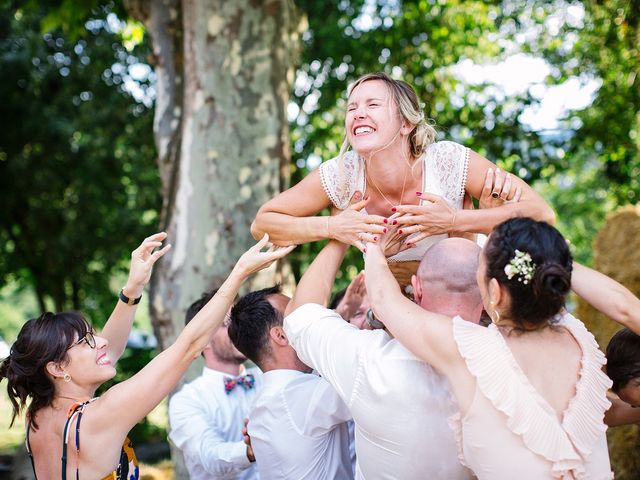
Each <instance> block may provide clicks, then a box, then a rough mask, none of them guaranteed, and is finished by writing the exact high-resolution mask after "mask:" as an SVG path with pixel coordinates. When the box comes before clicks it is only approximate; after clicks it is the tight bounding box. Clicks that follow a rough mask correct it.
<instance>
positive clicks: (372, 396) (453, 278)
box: [284, 238, 482, 480]
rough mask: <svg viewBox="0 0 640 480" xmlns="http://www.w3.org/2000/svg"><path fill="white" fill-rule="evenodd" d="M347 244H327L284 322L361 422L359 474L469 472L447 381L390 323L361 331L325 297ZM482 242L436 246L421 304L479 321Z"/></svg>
mask: <svg viewBox="0 0 640 480" xmlns="http://www.w3.org/2000/svg"><path fill="white" fill-rule="evenodd" d="M345 250H346V247H345V246H344V245H342V244H340V243H338V242H335V241H332V242H329V244H327V246H326V247H325V248H324V249H323V250H322V251H321V252H320V254H319V255H318V256H317V257H316V259H315V260H314V262H313V263H312V264H311V266H310V267H309V268H308V269H307V271H306V273H305V274H304V276H303V278H302V279H301V281H300V284H299V285H298V289H297V291H296V294H295V296H294V298H293V300H292V302H291V303H290V304H289V306H288V307H287V314H288V315H287V316H286V318H285V320H284V329H285V332H286V334H287V337H288V338H289V341H290V343H291V344H292V345H293V347H294V348H295V350H296V351H297V353H298V356H299V357H300V359H301V360H302V361H304V362H305V363H306V364H307V365H309V366H311V367H313V368H315V369H316V370H317V371H318V372H319V373H320V374H321V375H322V377H323V378H324V379H326V380H327V381H328V382H329V383H330V384H331V385H333V387H334V388H335V389H336V391H337V392H338V395H339V396H340V397H341V398H342V399H343V400H344V401H345V403H346V404H347V406H348V407H349V409H350V411H351V414H352V415H353V419H354V422H355V425H356V429H355V430H356V455H357V465H356V478H359V479H367V478H402V479H424V478H429V479H447V480H451V479H454V480H455V479H468V478H472V476H471V473H470V472H469V470H467V469H466V468H464V467H463V466H462V465H461V464H460V462H459V460H458V451H457V448H456V445H455V439H454V435H453V432H452V430H451V429H450V427H449V425H448V418H449V417H450V416H451V415H453V414H455V413H456V407H455V405H454V404H453V401H452V399H451V395H450V394H449V386H448V383H447V381H446V380H445V379H444V378H443V377H442V376H440V375H439V374H438V373H437V372H436V371H435V370H433V369H432V368H431V367H430V366H429V365H426V364H425V363H423V362H422V361H420V360H418V359H417V358H416V357H415V356H413V355H412V354H411V353H410V352H409V351H408V350H406V349H405V348H404V347H403V346H402V345H400V343H399V342H398V341H397V340H395V339H394V338H393V337H391V336H390V335H389V333H388V332H386V331H384V330H374V331H361V330H358V329H357V328H355V327H354V326H353V325H350V324H348V323H346V322H345V321H344V320H343V319H342V318H340V316H339V315H338V314H336V313H335V312H334V311H332V310H328V309H326V308H324V307H323V306H321V305H319V304H324V302H325V301H326V299H327V298H328V297H329V294H330V291H331V287H332V285H333V281H334V278H335V275H336V273H337V271H338V268H339V267H340V264H341V262H342V259H343V257H344V252H345ZM479 251H480V250H479V247H478V246H477V245H476V244H475V243H473V242H471V241H469V240H464V239H461V238H452V239H446V240H442V241H441V242H439V243H438V244H436V245H434V246H433V247H431V249H430V250H429V251H428V252H427V254H426V255H425V257H424V259H423V260H422V262H421V264H420V268H419V269H418V272H417V276H414V278H413V279H412V285H413V288H414V294H415V298H416V301H417V303H419V304H420V305H421V306H423V307H424V308H429V309H430V310H432V311H436V312H440V313H443V314H452V313H455V314H456V315H460V316H461V317H463V318H466V319H467V320H469V321H472V322H476V323H478V321H479V319H480V314H481V312H482V300H481V298H480V292H479V291H478V287H477V285H476V281H475V273H476V270H477V266H478V252H479Z"/></svg>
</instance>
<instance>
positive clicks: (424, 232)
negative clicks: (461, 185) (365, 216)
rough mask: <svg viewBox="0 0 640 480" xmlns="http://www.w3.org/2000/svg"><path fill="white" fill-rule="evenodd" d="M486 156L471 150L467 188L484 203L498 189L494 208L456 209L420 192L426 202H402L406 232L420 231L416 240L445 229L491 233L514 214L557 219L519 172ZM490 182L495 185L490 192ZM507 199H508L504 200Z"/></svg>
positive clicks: (401, 218)
mask: <svg viewBox="0 0 640 480" xmlns="http://www.w3.org/2000/svg"><path fill="white" fill-rule="evenodd" d="M497 171H498V169H496V166H495V165H494V164H493V163H491V162H490V161H489V160H487V159H486V158H484V157H482V156H481V155H478V154H477V153H475V152H473V151H472V152H470V155H469V168H468V176H467V182H466V186H465V191H466V192H467V193H468V194H470V195H471V196H472V197H474V198H477V199H480V200H481V207H484V206H485V205H487V203H490V202H486V201H483V199H484V198H485V197H486V196H487V194H488V193H489V194H490V193H492V192H496V193H497V194H499V195H500V196H501V197H503V198H502V199H500V197H499V199H498V200H499V201H498V202H494V203H492V204H491V207H492V208H480V209H475V210H474V209H462V210H457V209H455V208H454V207H452V206H451V205H449V203H448V202H447V201H446V200H445V199H444V198H442V197H440V196H439V195H434V194H431V193H427V192H418V196H420V198H421V199H422V200H424V201H425V202H424V203H423V205H399V206H398V207H396V210H397V213H398V214H399V215H401V216H399V217H398V218H397V222H398V225H399V226H401V228H402V229H403V231H405V232H406V233H416V232H421V235H420V236H419V237H416V238H415V239H414V241H419V240H420V239H422V238H424V237H426V236H429V235H435V234H442V233H453V234H459V233H465V232H471V233H485V234H489V233H491V230H493V228H494V227H495V226H496V225H498V224H499V223H501V222H503V221H505V220H508V219H509V218H512V217H531V218H534V219H536V220H542V221H545V222H548V223H551V224H553V223H555V214H554V213H553V210H552V209H551V207H550V206H549V205H547V203H546V202H545V201H544V199H543V198H542V197H541V196H540V195H538V193H536V191H535V190H533V189H532V188H531V187H530V186H529V185H528V184H527V183H526V182H524V181H523V180H522V179H520V178H518V177H517V176H515V175H513V174H510V173H506V174H505V172H501V173H500V174H497ZM488 185H493V187H492V189H491V192H489V191H488V190H487V188H488ZM505 200H506V201H505Z"/></svg>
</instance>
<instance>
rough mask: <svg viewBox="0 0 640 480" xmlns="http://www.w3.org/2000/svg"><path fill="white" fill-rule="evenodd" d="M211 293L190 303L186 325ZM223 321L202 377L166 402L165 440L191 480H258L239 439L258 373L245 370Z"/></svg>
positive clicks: (206, 357)
mask: <svg viewBox="0 0 640 480" xmlns="http://www.w3.org/2000/svg"><path fill="white" fill-rule="evenodd" d="M214 294H215V290H214V291H213V292H211V293H208V294H205V295H203V296H202V298H201V299H199V300H198V301H196V302H194V303H193V304H192V305H191V306H190V307H189V309H188V310H187V314H186V319H185V320H186V322H185V323H189V321H190V320H191V319H192V318H193V317H194V316H195V314H196V313H198V311H199V310H200V309H201V308H202V307H203V306H204V305H205V304H206V303H207V302H208V300H209V299H210V298H211V297H212V296H213V295H214ZM228 325H229V324H228V317H227V319H225V322H224V323H223V325H222V326H221V327H220V328H219V329H218V330H216V332H215V333H214V334H213V337H212V338H211V340H210V342H209V344H208V345H207V346H206V347H205V349H204V350H203V352H202V356H203V357H204V362H205V367H204V369H203V371H202V375H200V376H199V377H198V378H196V379H195V380H193V381H192V382H190V383H188V384H186V385H185V386H184V387H183V388H182V389H181V390H180V391H179V392H178V393H176V394H175V395H174V396H173V397H171V400H170V402H169V423H170V427H171V431H170V433H169V438H170V439H171V441H172V442H173V443H174V445H176V446H177V447H178V448H179V449H180V450H182V453H183V455H184V460H185V464H186V467H187V470H188V471H189V477H190V478H191V480H205V479H206V480H210V479H220V480H222V479H224V480H231V479H233V480H257V479H259V476H258V473H257V471H256V468H255V464H254V463H253V462H255V458H254V456H253V452H252V450H251V449H250V448H249V447H247V445H245V443H244V441H243V436H242V427H243V426H244V419H245V418H246V417H247V413H248V411H249V406H250V405H251V402H252V401H253V398H254V397H255V394H256V388H257V387H259V386H260V384H261V380H262V378H261V377H262V373H261V372H260V370H258V369H257V368H251V369H245V367H244V365H243V363H244V362H245V361H246V357H245V356H244V355H242V354H241V353H240V352H239V351H238V350H237V349H236V348H235V347H234V346H233V344H232V343H231V340H230V339H229V333H228Z"/></svg>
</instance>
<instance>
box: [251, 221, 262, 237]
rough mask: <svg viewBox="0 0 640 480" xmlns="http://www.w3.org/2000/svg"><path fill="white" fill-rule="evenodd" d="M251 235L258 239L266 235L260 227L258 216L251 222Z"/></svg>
mask: <svg viewBox="0 0 640 480" xmlns="http://www.w3.org/2000/svg"><path fill="white" fill-rule="evenodd" d="M251 235H252V236H253V238H255V239H256V240H260V239H261V238H262V237H263V236H264V232H263V231H262V230H261V229H260V228H258V217H256V218H255V219H254V220H253V222H251Z"/></svg>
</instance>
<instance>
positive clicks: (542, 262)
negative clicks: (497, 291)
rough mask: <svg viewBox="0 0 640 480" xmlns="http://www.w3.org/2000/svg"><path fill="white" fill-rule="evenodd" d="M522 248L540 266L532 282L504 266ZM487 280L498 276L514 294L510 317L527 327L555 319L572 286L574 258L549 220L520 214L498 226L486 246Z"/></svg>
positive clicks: (536, 269) (499, 280)
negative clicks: (509, 274) (513, 274)
mask: <svg viewBox="0 0 640 480" xmlns="http://www.w3.org/2000/svg"><path fill="white" fill-rule="evenodd" d="M516 250H520V251H521V252H526V253H528V254H529V255H530V256H531V259H532V261H533V263H535V265H536V268H535V272H534V274H533V278H532V279H531V281H529V282H528V283H524V282H523V281H518V277H519V276H518V275H515V276H513V277H512V278H511V279H509V278H508V277H507V275H506V273H505V272H504V267H505V266H506V265H507V264H508V263H509V262H511V260H512V259H513V258H514V255H515V251H516ZM484 256H485V260H486V267H487V269H486V277H487V280H489V279H491V278H495V279H496V280H497V281H498V282H499V283H500V284H501V285H503V286H505V287H507V290H508V291H509V295H510V297H511V311H510V312H509V316H510V318H511V319H512V320H513V321H514V322H516V324H519V325H520V326H522V327H523V328H524V327H525V325H528V326H533V327H541V326H543V325H545V324H546V323H554V319H553V317H554V315H556V314H557V313H559V312H560V310H561V309H562V308H563V307H564V305H565V299H566V297H567V294H568V293H569V290H570V289H571V271H572V269H573V259H572V258H571V252H570V251H569V246H568V245H567V242H566V241H565V239H564V237H563V236H562V234H560V232H559V231H558V230H556V229H555V228H554V227H552V226H551V225H549V224H548V223H546V222H538V221H536V220H532V219H531V218H526V217H518V218H512V219H509V220H507V221H505V222H502V223H501V224H499V225H498V226H496V227H495V229H494V230H493V232H491V236H490V237H489V240H488V241H487V244H486V246H485V249H484Z"/></svg>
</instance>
